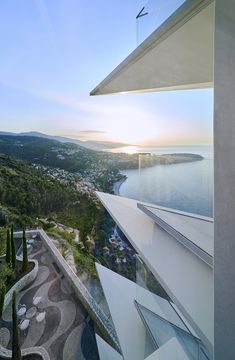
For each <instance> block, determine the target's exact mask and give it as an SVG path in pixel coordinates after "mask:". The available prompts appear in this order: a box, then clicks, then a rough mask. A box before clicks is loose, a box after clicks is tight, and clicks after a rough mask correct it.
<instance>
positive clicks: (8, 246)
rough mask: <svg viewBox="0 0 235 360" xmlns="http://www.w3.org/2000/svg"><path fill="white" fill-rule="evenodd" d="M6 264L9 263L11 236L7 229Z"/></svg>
mask: <svg viewBox="0 0 235 360" xmlns="http://www.w3.org/2000/svg"><path fill="white" fill-rule="evenodd" d="M6 262H7V264H10V263H11V236H10V230H9V229H7V244H6Z"/></svg>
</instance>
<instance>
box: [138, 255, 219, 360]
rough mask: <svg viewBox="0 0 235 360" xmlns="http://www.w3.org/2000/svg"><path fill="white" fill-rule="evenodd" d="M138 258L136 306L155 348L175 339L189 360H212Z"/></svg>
mask: <svg viewBox="0 0 235 360" xmlns="http://www.w3.org/2000/svg"><path fill="white" fill-rule="evenodd" d="M136 258H137V261H136V284H137V285H136V301H135V305H136V307H137V310H138V312H139V315H140V317H141V319H142V321H143V323H144V325H145V327H146V330H147V333H148V334H149V336H150V339H151V340H152V343H153V345H154V346H155V348H156V349H157V348H160V347H162V346H163V345H164V344H166V343H167V342H168V341H170V340H171V339H176V340H177V342H178V343H179V345H180V346H181V347H182V348H183V349H184V351H185V353H186V354H187V356H188V358H189V359H192V360H204V359H212V355H211V354H210V353H209V352H208V350H207V349H206V348H205V346H204V345H203V344H202V342H201V341H200V339H199V338H198V337H197V336H196V334H195V332H194V330H193V329H192V328H191V326H190V325H189V324H188V322H187V320H186V319H185V318H184V316H183V315H182V314H181V313H180V312H179V310H178V308H177V306H176V305H175V304H173V302H172V300H171V299H170V297H169V296H168V295H167V293H166V292H165V291H164V289H163V288H162V287H161V285H160V284H159V282H158V281H157V280H156V278H154V277H153V275H152V273H151V271H150V270H149V269H148V268H147V266H146V265H145V264H144V262H143V261H142V259H140V257H139V256H137V257H136Z"/></svg>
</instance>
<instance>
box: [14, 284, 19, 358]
mask: <svg viewBox="0 0 235 360" xmlns="http://www.w3.org/2000/svg"><path fill="white" fill-rule="evenodd" d="M12 360H21V350H20V338H19V331H18V323H17V312H16V292H15V291H14V292H13V296H12Z"/></svg>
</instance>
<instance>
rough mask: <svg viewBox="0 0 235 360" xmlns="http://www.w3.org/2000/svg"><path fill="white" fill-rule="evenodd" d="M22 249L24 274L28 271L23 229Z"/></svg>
mask: <svg viewBox="0 0 235 360" xmlns="http://www.w3.org/2000/svg"><path fill="white" fill-rule="evenodd" d="M22 249H23V262H22V271H23V272H26V271H27V270H28V250H27V242H26V235H25V229H23V237H22Z"/></svg>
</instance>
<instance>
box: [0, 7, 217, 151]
mask: <svg viewBox="0 0 235 360" xmlns="http://www.w3.org/2000/svg"><path fill="white" fill-rule="evenodd" d="M144 4H145V1H141V0H136V1H135V2H128V3H127V2H126V1H124V0H114V1H113V2H112V6H111V5H110V2H109V1H108V0H102V1H101V2H99V3H92V5H91V4H89V3H88V2H87V1H85V0H81V1H79V2H77V1H76V0H70V1H69V2H64V1H62V0H52V1H50V2H47V1H45V0H34V1H32V2H24V3H21V4H19V2H18V1H16V0H13V1H11V2H1V4H0V28H1V32H0V45H1V48H2V49H4V53H3V54H2V56H1V59H0V69H1V70H0V129H1V130H2V131H10V132H26V131H31V130H32V129H33V131H38V132H42V133H45V134H51V135H53V136H64V137H69V138H75V139H79V140H93V141H111V142H122V143H125V144H131V145H141V146H143V145H144V146H150V145H159V146H162V145H173V144H174V145H182V144H188V145H191V144H205V143H212V132H213V131H212V123H213V120H212V119H213V93H212V90H211V89H203V90H187V91H182V90H181V91H173V92H158V93H145V94H128V95H127V94H126V95H116V96H98V97H90V96H89V92H90V91H91V90H92V89H93V88H94V87H95V86H96V85H97V84H98V83H99V82H100V81H101V80H103V79H104V78H105V77H106V76H107V75H108V74H109V73H110V72H111V71H112V70H113V68H115V67H116V66H117V65H118V64H119V63H120V61H122V60H123V59H124V58H125V57H126V56H127V55H128V54H129V53H130V52H131V51H132V50H134V49H135V47H136V22H135V16H136V14H137V13H138V12H139V10H140V9H141V7H142V6H143V5H144ZM117 15H118V16H117ZM120 19H121V24H122V26H120ZM6 35H7V36H6Z"/></svg>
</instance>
